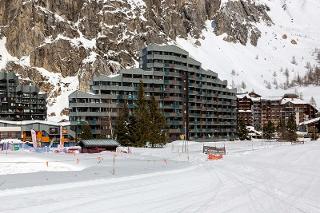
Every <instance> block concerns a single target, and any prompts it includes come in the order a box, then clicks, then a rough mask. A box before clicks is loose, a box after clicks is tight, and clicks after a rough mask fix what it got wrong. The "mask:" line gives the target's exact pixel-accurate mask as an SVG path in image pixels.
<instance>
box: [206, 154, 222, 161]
mask: <svg viewBox="0 0 320 213" xmlns="http://www.w3.org/2000/svg"><path fill="white" fill-rule="evenodd" d="M222 158H223V155H214V154H209V155H208V160H220V159H222Z"/></svg>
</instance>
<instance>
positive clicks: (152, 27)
mask: <svg viewBox="0 0 320 213" xmlns="http://www.w3.org/2000/svg"><path fill="white" fill-rule="evenodd" d="M267 11H268V8H267V7H266V6H264V5H256V4H255V3H252V2H251V1H244V0H240V1H230V2H227V3H226V4H223V5H221V1H220V0H110V1H105V0H77V1H74V0H32V1H31V0H0V33H1V36H5V37H6V44H5V45H6V49H7V51H8V52H9V53H10V54H11V55H12V56H14V57H16V58H18V59H21V58H27V59H28V60H27V62H28V63H27V64H26V63H25V64H24V65H19V64H18V63H17V62H15V63H9V64H8V65H7V69H12V70H15V71H16V72H18V73H19V74H21V76H22V77H23V78H26V77H28V78H30V79H31V80H32V81H34V82H36V83H38V84H39V85H40V86H42V89H43V90H45V91H47V92H52V88H51V87H50V86H48V85H46V86H44V84H43V81H44V79H43V78H44V77H41V73H40V72H39V71H38V69H37V68H44V69H46V70H48V71H49V72H53V73H61V74H62V76H63V77H67V76H75V75H79V76H81V78H80V79H81V81H82V84H81V85H82V87H83V88H82V89H86V88H87V85H88V81H89V79H90V78H91V77H92V75H93V74H94V73H96V74H97V73H103V74H108V73H113V72H116V71H117V70H119V69H120V68H124V67H130V66H134V64H135V61H136V60H137V54H138V51H139V50H140V49H141V48H142V47H143V46H145V45H146V44H148V43H165V42H168V41H173V40H175V39H176V37H182V38H187V37H188V36H191V37H193V38H195V39H199V38H201V36H202V35H201V32H202V30H203V28H204V22H205V21H206V20H214V25H215V32H216V34H217V35H221V34H223V33H226V34H227V35H228V36H227V37H226V40H227V41H231V42H240V43H241V44H243V45H245V44H247V42H248V41H250V42H251V44H252V45H256V44H257V42H258V38H259V37H260V31H259V29H257V27H255V23H257V22H260V21H265V22H267V23H268V24H271V23H272V21H271V19H270V18H269V16H268V15H267ZM196 44H198V45H200V43H198V42H196ZM55 94H56V93H55Z"/></svg>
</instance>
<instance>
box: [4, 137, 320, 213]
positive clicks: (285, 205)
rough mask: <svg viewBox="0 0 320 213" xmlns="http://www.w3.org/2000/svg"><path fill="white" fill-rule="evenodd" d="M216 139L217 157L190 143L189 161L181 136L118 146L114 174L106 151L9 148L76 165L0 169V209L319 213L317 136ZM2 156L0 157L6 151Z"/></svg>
mask: <svg viewBox="0 0 320 213" xmlns="http://www.w3.org/2000/svg"><path fill="white" fill-rule="evenodd" d="M206 144H207V145H209V143H206ZM210 145H212V144H211V143H210ZM213 145H216V146H220V147H222V146H224V145H225V146H226V149H227V155H226V156H224V158H223V159H222V160H217V161H208V160H206V155H204V154H202V153H201V152H202V144H200V143H190V144H189V160H188V154H186V153H181V149H182V143H181V141H177V142H174V143H172V144H168V145H167V147H166V148H163V149H161V148H155V149H142V148H141V149H138V148H135V149H132V153H131V154H119V153H118V154H117V156H116V166H115V175H112V168H113V167H112V159H113V155H114V154H113V153H110V152H105V153H101V154H91V155H89V154H77V155H70V154H64V155H63V154H54V153H45V154H44V153H42V154H40V153H23V152H21V153H19V154H17V153H8V154H7V156H8V155H11V157H12V158H15V157H17V156H18V157H17V159H19V157H21V156H24V155H26V156H27V157H35V158H37V159H38V160H39V161H41V160H42V161H44V160H45V161H48V162H49V167H50V162H51V161H61V162H63V163H64V164H66V165H69V167H67V168H74V170H66V171H61V170H58V171H56V172H52V171H47V170H44V171H40V170H39V172H33V173H25V174H15V175H12V174H7V175H5V174H4V172H2V175H0V200H1V205H0V212H1V213H3V212H23V213H25V212H32V213H34V212H64V213H68V212H77V213H80V212H90V213H91V212H161V213H162V212H237V213H238V212H240V213H242V212H245V213H250V212H253V213H257V212H267V213H272V212H279V213H286V212H288V213H294V212H308V213H313V212H320V159H319V156H320V142H319V141H318V142H306V143H305V144H298V145H291V144H289V143H279V142H264V141H254V142H220V143H215V144H213ZM0 155H1V157H0V161H1V162H2V161H4V159H6V155H5V154H4V153H3V152H0ZM14 155H15V156H14ZM40 159H41V160H40ZM75 159H78V161H77V162H75V161H74V160H75ZM1 170H5V167H3V166H1ZM19 170H20V168H17V173H18V172H19Z"/></svg>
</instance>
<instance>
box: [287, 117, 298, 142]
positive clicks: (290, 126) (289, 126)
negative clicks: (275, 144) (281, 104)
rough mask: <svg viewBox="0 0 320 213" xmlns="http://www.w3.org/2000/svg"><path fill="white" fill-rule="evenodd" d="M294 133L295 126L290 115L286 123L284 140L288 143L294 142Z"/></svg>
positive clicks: (295, 138) (295, 136)
mask: <svg viewBox="0 0 320 213" xmlns="http://www.w3.org/2000/svg"><path fill="white" fill-rule="evenodd" d="M296 131H297V124H296V121H295V119H294V116H293V115H291V116H290V117H289V119H288V123H287V137H286V139H287V140H289V141H296V140H297V138H298V136H297V133H296Z"/></svg>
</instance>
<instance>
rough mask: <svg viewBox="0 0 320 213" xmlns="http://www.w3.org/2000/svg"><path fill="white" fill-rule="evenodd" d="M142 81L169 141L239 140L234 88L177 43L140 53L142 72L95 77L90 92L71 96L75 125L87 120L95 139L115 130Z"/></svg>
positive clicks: (77, 92)
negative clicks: (163, 119)
mask: <svg viewBox="0 0 320 213" xmlns="http://www.w3.org/2000/svg"><path fill="white" fill-rule="evenodd" d="M140 81H142V82H143V83H144V89H145V95H146V97H150V96H155V98H156V100H157V101H158V102H159V106H160V109H161V110H162V111H163V113H164V115H165V117H166V121H167V124H168V127H169V129H168V133H169V137H170V140H176V139H179V138H180V137H181V135H185V137H186V138H187V139H190V140H199V141H201V140H202V141H205V140H211V141H212V140H216V139H223V138H225V139H230V138H233V137H235V134H236V96H235V93H236V90H232V89H228V88H227V81H221V80H220V79H219V78H218V75H217V73H215V72H213V71H211V70H204V69H202V68H201V63H200V62H198V61H196V60H194V59H193V58H191V57H190V56H189V54H188V52H186V51H185V50H183V49H181V48H179V47H176V46H173V45H167V46H159V45H149V46H147V47H146V48H144V49H143V50H142V51H141V53H140V62H139V68H135V69H126V70H121V71H120V72H119V74H117V75H112V76H95V77H93V80H92V83H91V86H90V88H91V89H90V90H91V92H90V93H84V92H80V91H76V92H74V93H72V94H71V95H70V96H69V106H70V121H71V124H72V125H75V126H76V125H78V124H79V122H85V123H87V124H89V125H90V127H91V129H92V132H93V134H94V135H99V134H103V135H104V134H105V133H106V132H108V131H107V130H106V132H105V131H104V128H106V129H110V128H111V127H112V124H114V122H115V119H116V117H117V115H118V111H119V108H120V107H121V104H122V103H123V102H124V100H127V102H128V104H129V108H130V109H133V108H134V101H135V100H136V98H137V90H138V85H139V82H140ZM111 129H112V128H111ZM109 133H111V131H109ZM107 134H108V133H107Z"/></svg>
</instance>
